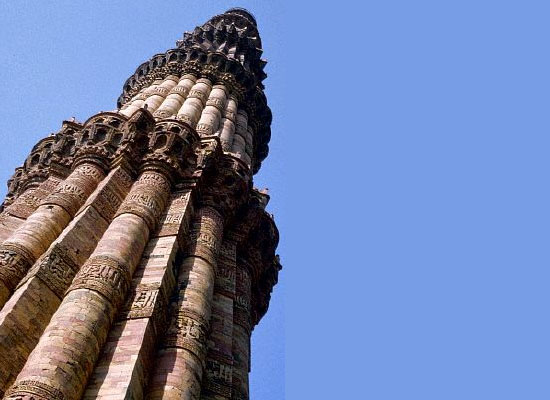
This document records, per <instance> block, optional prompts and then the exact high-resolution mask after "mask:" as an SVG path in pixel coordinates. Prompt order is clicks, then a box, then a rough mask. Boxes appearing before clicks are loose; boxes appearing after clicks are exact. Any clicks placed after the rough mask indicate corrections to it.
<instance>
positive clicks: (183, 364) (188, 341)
mask: <svg viewBox="0 0 550 400" xmlns="http://www.w3.org/2000/svg"><path fill="white" fill-rule="evenodd" d="M222 232H223V219H222V217H221V215H220V214H219V213H218V212H217V211H216V210H215V209H214V208H212V207H209V206H205V207H203V208H201V209H200V210H199V211H198V213H197V216H196V217H195V220H194V222H193V228H192V234H191V236H192V241H193V245H192V249H191V252H190V255H189V256H188V257H186V258H185V259H184V260H183V262H182V265H181V267H180V272H179V275H178V280H177V288H178V295H177V299H178V302H177V304H175V305H174V306H175V310H174V311H173V315H172V317H171V320H170V323H169V328H168V331H167V334H166V337H165V338H164V340H163V342H162V344H161V346H160V350H159V353H158V356H157V360H156V361H155V370H154V372H153V375H152V377H151V381H150V383H149V389H148V394H147V397H146V398H147V399H149V400H158V399H163V400H173V399H174V400H175V399H179V400H191V399H198V398H199V396H200V390H201V378H202V373H203V369H204V367H205V361H206V351H207V348H206V345H207V344H206V339H207V335H208V331H209V321H210V315H211V309H212V296H213V291H214V280H215V274H216V251H217V248H218V246H219V242H220V240H221V236H222Z"/></svg>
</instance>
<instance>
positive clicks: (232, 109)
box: [219, 95, 237, 151]
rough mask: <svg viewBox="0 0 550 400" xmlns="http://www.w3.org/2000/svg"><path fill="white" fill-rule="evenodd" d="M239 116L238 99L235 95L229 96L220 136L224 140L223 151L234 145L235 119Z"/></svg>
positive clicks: (229, 149)
mask: <svg viewBox="0 0 550 400" xmlns="http://www.w3.org/2000/svg"><path fill="white" fill-rule="evenodd" d="M236 116H237V99H236V98H235V97H234V96H231V95H230V96H229V98H228V99H227V103H226V105H225V109H224V112H223V118H222V121H221V124H220V129H219V136H220V141H221V142H222V148H223V151H231V147H232V146H233V136H234V135H235V121H236Z"/></svg>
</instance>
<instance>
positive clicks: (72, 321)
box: [0, 8, 281, 400]
mask: <svg viewBox="0 0 550 400" xmlns="http://www.w3.org/2000/svg"><path fill="white" fill-rule="evenodd" d="M176 45H177V47H176V48H174V49H171V50H168V51H167V52H165V53H163V54H156V55H154V56H153V57H152V58H151V59H150V60H149V61H147V62H145V63H143V64H141V65H140V66H139V67H138V68H137V70H136V72H135V73H134V74H133V75H132V76H131V77H130V78H129V79H128V80H127V81H126V83H125V84H124V87H123V92H122V95H121V96H120V97H119V99H118V103H117V109H116V110H114V111H111V112H101V113H99V114H96V115H94V116H92V117H90V118H89V119H88V120H87V121H85V122H84V123H78V122H76V121H74V119H73V120H72V121H65V122H63V124H62V127H61V129H60V130H59V132H57V133H55V134H53V135H51V136H48V137H46V138H45V139H42V140H41V141H40V142H38V143H37V145H36V146H35V147H34V148H33V149H32V151H31V153H30V155H29V156H28V158H27V159H26V161H25V163H24V165H23V166H22V167H20V168H17V169H16V171H15V174H14V176H13V177H12V178H11V179H10V180H9V181H8V195H7V196H6V199H5V201H4V203H3V205H2V206H1V214H0V395H2V396H3V398H4V399H11V400H15V399H20V400H31V399H34V400H52V399H53V400H76V399H150V400H153V399H205V400H206V399H226V400H230V399H238V400H242V399H248V398H249V394H248V373H249V371H250V361H249V360H250V335H251V333H252V329H253V327H254V326H255V325H256V324H257V323H258V322H259V321H260V319H261V318H262V316H263V315H264V314H265V312H266V311H267V308H268V304H269V300H270V293H271V291H272V288H273V286H274V285H275V284H276V283H277V277H278V272H279V270H280V269H281V265H280V263H279V258H278V256H277V255H276V254H275V249H276V247H277V243H278V231H277V228H276V226H275V223H274V221H273V217H272V216H271V215H270V214H269V213H267V212H266V210H265V208H266V205H267V203H268V201H269V196H268V195H267V194H266V193H265V192H264V191H259V190H257V189H255V188H254V187H253V175H254V174H255V173H256V172H258V170H259V169H260V166H261V162H262V161H263V159H265V157H266V156H267V154H268V142H269V139H270V135H271V132H270V125H271V111H270V109H269V107H268V106H267V102H266V97H265V94H264V91H263V89H264V85H263V83H262V81H263V80H264V79H265V78H266V75H265V73H264V71H263V68H264V66H265V61H264V60H262V59H261V54H262V45H261V40H260V36H259V33H258V29H257V25H256V20H255V19H254V17H253V16H252V15H251V14H250V13H249V12H247V11H246V10H244V9H237V8H235V9H230V10H228V11H227V12H225V13H223V14H221V15H217V16H215V17H213V18H211V19H210V20H209V21H208V22H206V23H205V24H204V25H202V26H199V27H197V28H195V29H194V30H193V32H186V33H185V34H184V36H183V39H182V40H179V41H178V42H177V44H176Z"/></svg>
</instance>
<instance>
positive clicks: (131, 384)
mask: <svg viewBox="0 0 550 400" xmlns="http://www.w3.org/2000/svg"><path fill="white" fill-rule="evenodd" d="M192 209H193V206H192V202H191V189H187V190H183V191H179V192H176V193H175V194H174V195H173V196H172V201H171V203H170V206H169V207H168V210H167V213H166V214H165V216H164V217H163V220H162V222H161V226H160V229H159V231H158V232H157V233H156V234H155V235H154V236H153V238H151V240H149V243H148V244H147V248H146V250H145V253H144V255H143V257H142V260H141V262H140V264H139V265H138V267H137V269H136V272H135V273H134V277H133V279H132V285H131V288H130V295H129V296H128V297H127V301H126V303H125V305H124V307H123V308H122V310H121V312H120V313H119V315H118V317H117V321H116V322H115V323H114V324H113V327H112V329H111V331H110V332H109V336H108V337H107V342H106V345H105V347H104V349H103V352H102V355H101V357H100V359H99V360H98V362H97V364H96V366H95V368H94V372H93V374H92V376H91V378H90V382H89V383H88V386H87V388H86V391H85V393H84V396H83V399H89V400H92V399H136V400H137V399H143V396H144V393H143V391H144V388H145V385H146V384H147V380H148V377H149V373H150V371H152V370H153V369H154V365H153V364H152V361H153V357H154V353H155V352H154V349H155V344H156V342H157V337H158V336H159V335H161V336H162V335H163V333H164V330H165V325H166V315H167V305H168V303H169V300H168V299H169V296H170V294H171V293H172V291H173V289H174V287H175V283H176V278H175V276H174V263H175V261H176V254H177V252H178V250H179V248H180V243H182V242H183V241H184V240H186V239H187V238H186V236H187V234H188V228H189V222H190V217H191V215H192Z"/></svg>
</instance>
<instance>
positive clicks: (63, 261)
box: [0, 166, 132, 395]
mask: <svg viewBox="0 0 550 400" xmlns="http://www.w3.org/2000/svg"><path fill="white" fill-rule="evenodd" d="M131 184H132V180H131V178H130V175H129V174H128V173H127V172H126V171H125V170H124V169H123V168H122V167H120V166H119V167H116V168H115V169H113V170H112V171H111V172H110V173H109V175H108V176H107V177H106V178H105V179H104V181H103V182H101V183H100V184H99V185H98V187H97V189H96V190H95V192H94V193H92V195H91V196H90V198H89V199H88V201H87V202H86V204H85V206H84V207H82V210H81V211H80V212H79V213H78V214H77V215H76V216H75V218H74V220H73V221H72V222H71V223H70V224H69V226H67V228H65V230H64V231H63V232H62V233H61V235H60V236H59V237H58V238H57V239H56V240H55V241H54V242H53V243H52V245H51V246H50V247H49V248H48V250H47V251H46V252H45V253H44V254H43V255H42V256H41V257H40V259H39V260H38V261H37V262H36V263H35V264H34V266H33V268H32V269H31V270H30V271H29V273H28V274H27V276H25V278H23V280H22V281H21V283H20V284H19V286H18V288H17V289H16V291H15V293H14V294H13V296H12V297H11V298H10V300H9V301H8V302H7V303H6V305H5V306H4V308H3V309H2V310H1V311H0V359H2V360H11V362H10V363H9V364H1V363H0V395H1V394H3V393H4V391H5V390H6V389H7V388H8V387H9V385H10V384H11V383H12V382H13V380H14V379H15V377H16V376H17V373H18V372H19V371H20V370H21V368H22V367H23V365H24V364H25V361H26V359H27V357H28V355H29V354H30V352H31V351H32V349H33V348H34V346H36V344H37V343H38V339H39V338H40V335H41V334H42V332H43V331H44V329H45V328H46V326H47V324H48V322H49V320H50V318H51V316H52V315H53V313H54V312H55V311H56V310H57V307H59V304H60V303H61V300H62V299H63V295H64V293H65V291H66V290H67V288H68V287H69V285H70V283H71V281H72V280H73V277H74V275H75V273H76V272H77V271H78V269H79V268H80V267H81V265H82V264H83V263H84V262H85V261H86V259H87V258H88V257H89V256H90V254H91V253H92V251H93V249H94V248H95V246H96V244H97V242H98V241H99V239H100V238H101V236H102V235H103V233H104V232H105V230H106V229H107V226H108V225H109V223H110V221H111V219H112V218H113V216H114V215H115V212H116V210H117V208H118V206H119V205H120V204H121V203H122V200H123V199H124V197H125V196H126V194H127V193H128V190H129V189H130V186H131ZM21 332H25V334H24V335H22V334H21Z"/></svg>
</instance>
